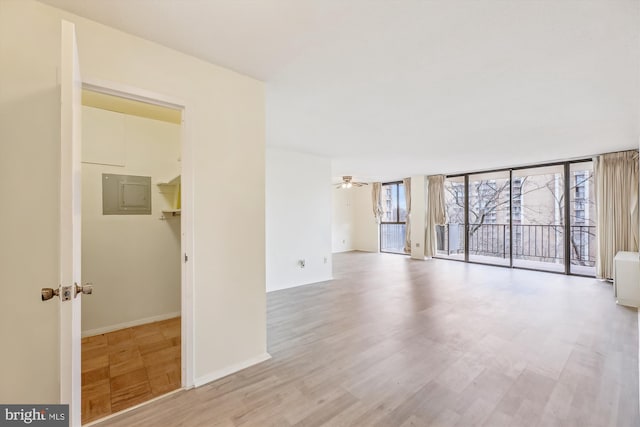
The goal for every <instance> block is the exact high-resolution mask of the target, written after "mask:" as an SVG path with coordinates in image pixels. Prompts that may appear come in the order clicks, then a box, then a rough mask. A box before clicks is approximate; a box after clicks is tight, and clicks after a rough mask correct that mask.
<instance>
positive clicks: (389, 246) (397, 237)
mask: <svg viewBox="0 0 640 427" xmlns="http://www.w3.org/2000/svg"><path fill="white" fill-rule="evenodd" d="M406 229H407V224H405V223H384V222H383V223H382V224H380V251H382V252H394V253H399V254H403V253H404V240H405V233H406Z"/></svg>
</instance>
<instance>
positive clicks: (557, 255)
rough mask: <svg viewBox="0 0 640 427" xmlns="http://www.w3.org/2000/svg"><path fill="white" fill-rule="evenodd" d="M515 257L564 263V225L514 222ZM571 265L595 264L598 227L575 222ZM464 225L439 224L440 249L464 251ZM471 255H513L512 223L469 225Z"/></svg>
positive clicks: (460, 252)
mask: <svg viewBox="0 0 640 427" xmlns="http://www.w3.org/2000/svg"><path fill="white" fill-rule="evenodd" d="M512 228H513V234H514V235H513V257H514V259H526V260H531V261H542V262H556V263H557V262H562V259H563V258H564V226H563V225H559V224H549V225H538V224H513V227H512ZM570 228H571V239H570V242H571V243H570V244H571V248H570V249H571V264H573V265H582V266H587V267H593V266H595V253H596V246H595V228H596V227H595V226H592V225H572V226H571V227H570ZM464 233H465V227H464V224H446V225H444V226H438V229H437V238H438V252H439V253H440V254H442V255H457V254H464V240H465V239H464ZM468 245H469V255H480V256H492V257H499V258H507V259H508V258H509V256H510V253H511V250H510V246H509V245H510V239H509V224H469V240H468Z"/></svg>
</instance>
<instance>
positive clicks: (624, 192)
mask: <svg viewBox="0 0 640 427" xmlns="http://www.w3.org/2000/svg"><path fill="white" fill-rule="evenodd" d="M593 170H594V181H595V191H596V212H597V215H598V220H597V228H596V245H597V248H598V250H597V258H596V277H597V278H599V279H612V278H613V258H614V257H615V256H616V253H618V251H632V252H635V251H637V250H638V152H637V151H635V150H633V151H624V152H620V153H610V154H603V155H600V156H597V157H596V158H594V162H593Z"/></svg>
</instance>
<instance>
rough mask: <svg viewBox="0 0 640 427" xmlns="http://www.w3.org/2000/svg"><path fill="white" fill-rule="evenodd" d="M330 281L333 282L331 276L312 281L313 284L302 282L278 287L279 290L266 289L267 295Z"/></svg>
mask: <svg viewBox="0 0 640 427" xmlns="http://www.w3.org/2000/svg"><path fill="white" fill-rule="evenodd" d="M332 280H333V276H329V277H328V278H326V279H323V280H314V281H313V282H302V283H296V284H292V285H286V286H282V287H279V288H273V289H267V293H269V292H277V291H284V290H285V289H292V288H299V287H300V286H309V285H316V284H318V283H324V282H330V281H332Z"/></svg>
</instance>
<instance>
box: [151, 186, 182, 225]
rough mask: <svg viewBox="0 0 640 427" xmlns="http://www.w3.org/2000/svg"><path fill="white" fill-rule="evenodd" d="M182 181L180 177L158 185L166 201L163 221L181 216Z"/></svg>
mask: <svg viewBox="0 0 640 427" xmlns="http://www.w3.org/2000/svg"><path fill="white" fill-rule="evenodd" d="M180 181H181V177H180V175H178V176H176V177H173V178H171V179H168V180H166V181H159V182H157V183H156V185H157V186H158V189H159V191H160V194H162V196H163V199H164V200H163V202H164V203H163V204H164V208H163V209H162V218H161V219H166V218H168V217H174V216H178V215H180V213H181V212H180V208H179V206H180V184H181V182H180Z"/></svg>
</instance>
